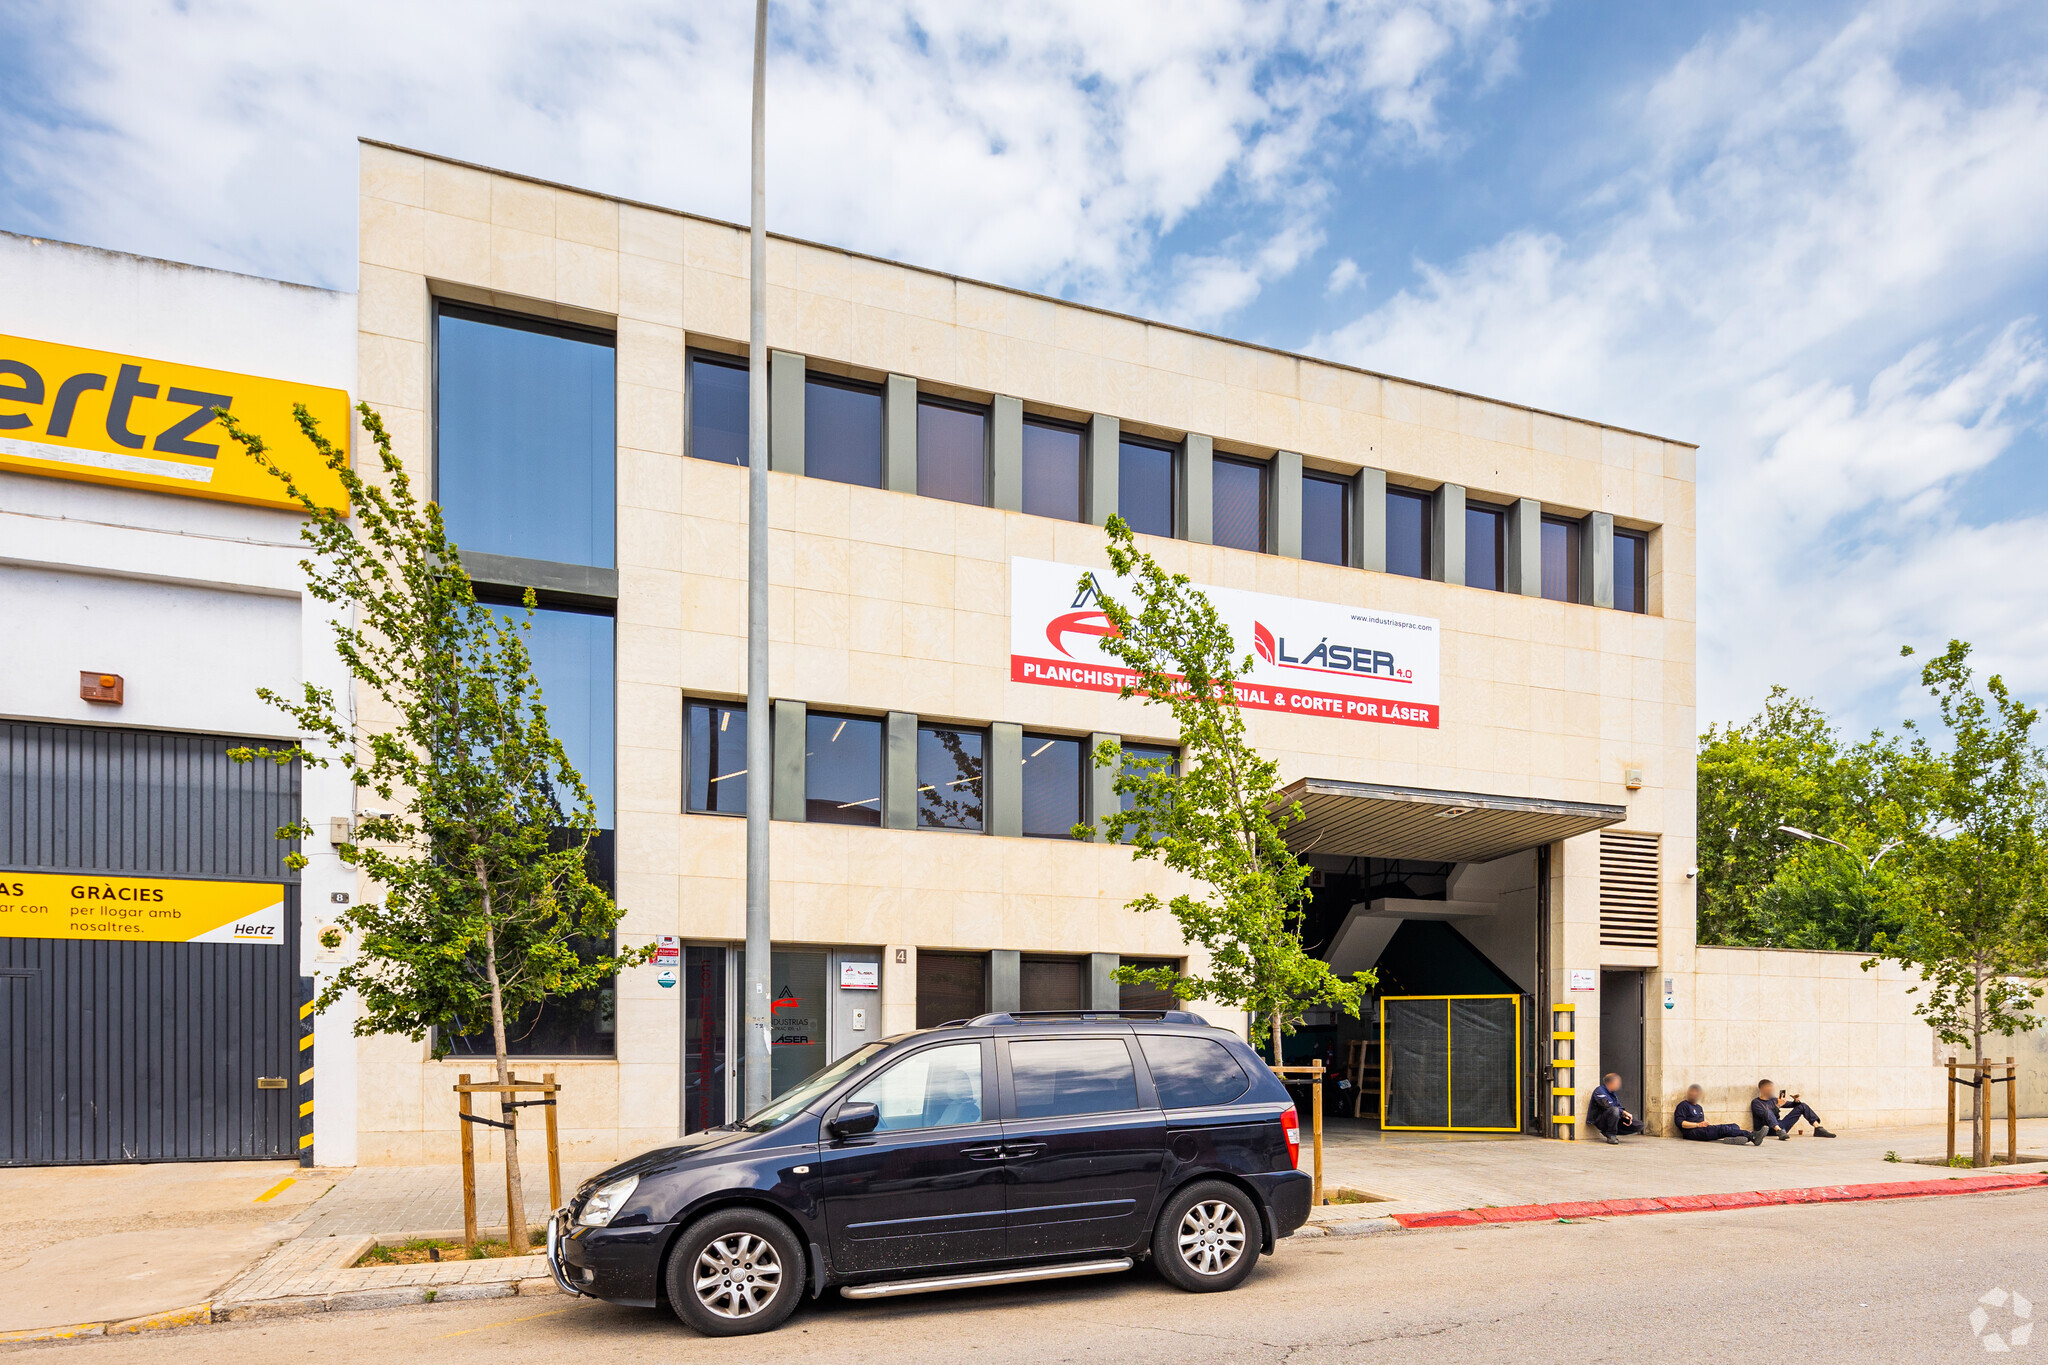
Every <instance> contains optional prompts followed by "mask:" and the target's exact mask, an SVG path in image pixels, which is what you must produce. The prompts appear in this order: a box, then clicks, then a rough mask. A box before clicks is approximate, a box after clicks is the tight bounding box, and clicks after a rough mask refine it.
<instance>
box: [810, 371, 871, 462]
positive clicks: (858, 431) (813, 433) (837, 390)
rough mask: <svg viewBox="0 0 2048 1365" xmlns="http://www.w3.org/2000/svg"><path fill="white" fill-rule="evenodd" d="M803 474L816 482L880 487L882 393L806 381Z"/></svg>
mask: <svg viewBox="0 0 2048 1365" xmlns="http://www.w3.org/2000/svg"><path fill="white" fill-rule="evenodd" d="M804 473H805V474H807V475H809V476H810V477H811V478H814V479H831V480H833V481H834V482H836V483H857V484H859V485H861V486H862V487H863V488H880V487H881V486H882V391H881V390H880V389H875V388H870V387H868V386H867V385H865V384H853V383H849V382H846V381H842V380H831V379H822V378H819V377H818V376H815V375H806V376H805V377H804Z"/></svg>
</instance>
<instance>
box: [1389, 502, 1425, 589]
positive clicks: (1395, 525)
mask: <svg viewBox="0 0 2048 1365" xmlns="http://www.w3.org/2000/svg"><path fill="white" fill-rule="evenodd" d="M1387 572H1388V573H1398V574H1406V575H1408V577H1410V578H1427V577H1429V494H1427V493H1411V492H1409V491H1408V490H1407V489H1405V488H1389V489H1388V490H1387Z"/></svg>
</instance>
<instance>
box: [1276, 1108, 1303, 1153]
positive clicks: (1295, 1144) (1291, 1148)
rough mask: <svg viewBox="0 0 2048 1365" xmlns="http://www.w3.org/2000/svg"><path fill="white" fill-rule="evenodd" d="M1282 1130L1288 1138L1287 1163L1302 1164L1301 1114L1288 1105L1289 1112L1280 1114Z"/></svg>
mask: <svg viewBox="0 0 2048 1365" xmlns="http://www.w3.org/2000/svg"><path fill="white" fill-rule="evenodd" d="M1280 1132H1281V1133H1282V1134H1283V1135H1284V1136H1285V1137H1286V1138H1287V1164H1288V1165H1290V1166H1299V1165H1300V1164H1301V1115H1299V1114H1297V1113H1295V1112H1294V1106H1293V1105H1291V1104H1290V1105H1288V1106H1287V1112H1286V1113H1284V1114H1282V1115H1281V1116H1280Z"/></svg>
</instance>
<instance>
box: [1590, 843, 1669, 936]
mask: <svg viewBox="0 0 2048 1365" xmlns="http://www.w3.org/2000/svg"><path fill="white" fill-rule="evenodd" d="M1657 883H1658V877H1657V836H1656V835H1654V834H1626V833H1622V832H1620V831H1616V830H1601V831H1600V943H1601V946H1603V947H1608V948H1654V947H1656V946H1657Z"/></svg>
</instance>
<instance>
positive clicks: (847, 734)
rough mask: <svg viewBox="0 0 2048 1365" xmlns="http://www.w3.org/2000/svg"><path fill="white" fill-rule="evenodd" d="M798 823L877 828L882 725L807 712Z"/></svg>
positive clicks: (851, 717) (858, 718) (879, 805)
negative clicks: (801, 816) (801, 811)
mask: <svg viewBox="0 0 2048 1365" xmlns="http://www.w3.org/2000/svg"><path fill="white" fill-rule="evenodd" d="M804 726H805V744H804V818H805V819H806V820H809V821H811V822H812V823H813V824H821V825H879V824H881V823H882V722H880V721H879V720H873V719H870V718H869V717H867V716H834V715H827V714H822V713H820V712H816V711H813V712H811V713H810V714H809V715H807V716H806V717H804Z"/></svg>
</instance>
